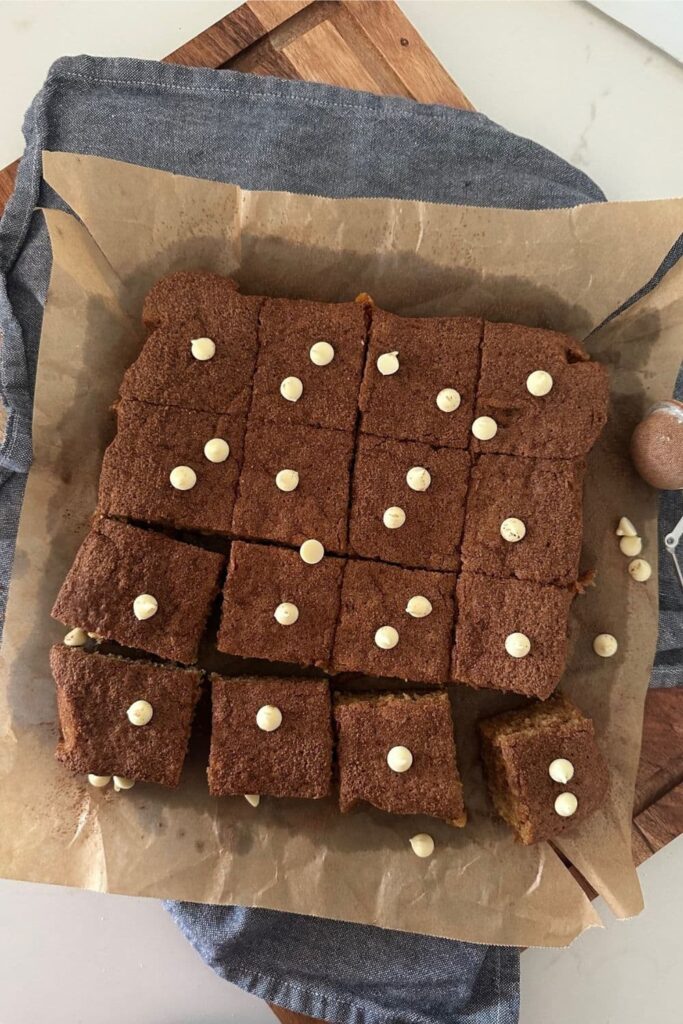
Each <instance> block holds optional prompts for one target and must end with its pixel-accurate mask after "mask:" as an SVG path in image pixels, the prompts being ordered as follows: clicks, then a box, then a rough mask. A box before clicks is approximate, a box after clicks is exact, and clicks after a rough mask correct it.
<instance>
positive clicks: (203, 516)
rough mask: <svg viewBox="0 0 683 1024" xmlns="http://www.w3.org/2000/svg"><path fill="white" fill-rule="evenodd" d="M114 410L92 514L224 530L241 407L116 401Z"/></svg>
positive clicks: (235, 473) (236, 467) (237, 458)
mask: <svg viewBox="0 0 683 1024" xmlns="http://www.w3.org/2000/svg"><path fill="white" fill-rule="evenodd" d="M117 414H118V417H117V418H118V430H117V433H116V436H115V438H114V440H113V441H112V443H111V444H110V445H109V447H108V448H107V450H106V451H105V453H104V459H103V461H102V472H101V474H100V488H99V499H98V506H99V511H100V512H102V513H103V514H104V515H108V516H117V517H120V518H122V519H135V520H139V521H140V522H146V523H156V524H160V525H167V526H172V527H174V528H175V529H186V530H197V531H199V532H205V533H229V532H230V527H231V523H232V510H233V504H234V501H235V495H236V491H237V480H238V477H239V472H240V463H241V460H242V446H243V442H244V430H245V425H246V408H245V409H244V410H243V412H242V414H241V415H239V416H222V415H220V414H218V413H202V412H196V411H194V410H187V409H174V408H171V407H170V406H160V405H147V403H145V402H126V401H123V402H119V404H118V407H117ZM207 453H208V454H207ZM209 456H210V457H209ZM188 471H189V472H188ZM193 481H194V482H193ZM174 484H175V486H174Z"/></svg>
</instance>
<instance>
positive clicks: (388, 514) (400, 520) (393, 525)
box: [382, 505, 406, 530]
mask: <svg viewBox="0 0 683 1024" xmlns="http://www.w3.org/2000/svg"><path fill="white" fill-rule="evenodd" d="M405 521H406V514H405V512H404V511H403V509H402V508H399V507H398V505H392V506H391V507H390V508H388V509H386V511H385V513H384V515H383V516H382V522H383V523H384V525H385V526H386V528H387V529H388V530H398V528H399V527H400V526H403V524H404V523H405Z"/></svg>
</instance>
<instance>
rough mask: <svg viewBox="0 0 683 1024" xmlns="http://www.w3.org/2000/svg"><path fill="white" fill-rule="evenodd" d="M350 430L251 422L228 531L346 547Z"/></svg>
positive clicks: (334, 548) (341, 549)
mask: <svg viewBox="0 0 683 1024" xmlns="http://www.w3.org/2000/svg"><path fill="white" fill-rule="evenodd" d="M352 458H353V434H352V433H346V432H344V431H341V430H323V429H320V428H318V427H307V426H303V427H302V426H298V425H292V424H289V425H285V424H281V423H256V422H255V421H254V420H252V421H251V423H250V425H249V429H248V430H247V439H246V444H245V451H244V462H243V466H242V475H241V476H240V482H239V496H238V499H237V503H236V505H235V512H234V516H233V532H234V533H235V534H237V535H238V536H242V537H248V538H254V539H256V540H275V541H282V542H283V543H285V544H294V545H296V546H297V547H298V546H299V545H300V544H302V543H303V541H305V540H306V538H307V537H317V539H318V540H319V541H320V542H321V544H322V545H323V546H324V547H325V549H326V550H327V551H336V552H344V551H346V533H347V519H348V506H349V488H350V475H351V460H352Z"/></svg>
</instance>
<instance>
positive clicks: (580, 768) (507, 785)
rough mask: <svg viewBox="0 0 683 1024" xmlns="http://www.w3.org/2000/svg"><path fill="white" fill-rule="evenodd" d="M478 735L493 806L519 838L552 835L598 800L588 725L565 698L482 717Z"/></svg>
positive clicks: (605, 781) (597, 757) (599, 763)
mask: <svg viewBox="0 0 683 1024" xmlns="http://www.w3.org/2000/svg"><path fill="white" fill-rule="evenodd" d="M479 733H480V736H481V750H482V757H483V761H484V769H485V773H486V778H487V782H488V787H489V793H490V794H491V799H492V801H493V805H494V807H495V809H496V810H497V812H498V814H500V816H501V817H502V818H503V819H504V820H505V821H507V823H508V824H509V825H511V826H512V828H513V829H514V830H515V831H516V832H517V835H518V836H519V838H520V839H521V840H522V842H523V843H537V842H539V841H540V840H542V839H553V838H554V837H555V836H557V835H559V834H560V833H561V832H564V831H566V829H568V828H571V827H572V826H573V825H575V824H577V823H578V822H580V821H584V820H585V819H586V818H587V817H588V816H589V815H590V814H592V813H593V811H595V810H596V808H598V807H599V806H600V805H601V804H602V802H603V801H604V799H605V796H606V794H607V790H608V788H609V775H608V771H607V765H606V763H605V760H604V758H603V756H602V754H601V753H600V750H599V748H598V745H597V743H596V739H595V729H594V727H593V722H592V721H591V720H590V718H587V717H586V716H585V715H584V714H583V713H582V712H581V711H580V710H579V709H578V708H577V707H576V706H575V705H574V704H572V702H571V701H570V700H568V698H567V697H564V696H562V695H561V694H555V696H553V697H551V698H550V700H548V701H546V702H545V703H544V704H532V705H530V706H529V707H525V708H522V709H521V710H520V711H506V712H504V713H503V714H501V715H495V716H494V717H493V718H487V719H484V720H483V721H481V722H480V723H479Z"/></svg>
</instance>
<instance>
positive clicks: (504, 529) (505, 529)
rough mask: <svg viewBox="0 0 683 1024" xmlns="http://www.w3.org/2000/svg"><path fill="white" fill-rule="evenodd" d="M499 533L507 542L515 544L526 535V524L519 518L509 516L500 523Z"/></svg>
mask: <svg viewBox="0 0 683 1024" xmlns="http://www.w3.org/2000/svg"><path fill="white" fill-rule="evenodd" d="M500 535H501V537H502V538H503V540H506V541H507V542H508V544H516V543H517V541H520V540H523V539H524V537H525V536H526V526H525V525H524V523H523V522H522V520H521V519H515V517H514V516H511V517H510V518H509V519H504V520H503V522H502V523H501V524H500Z"/></svg>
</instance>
